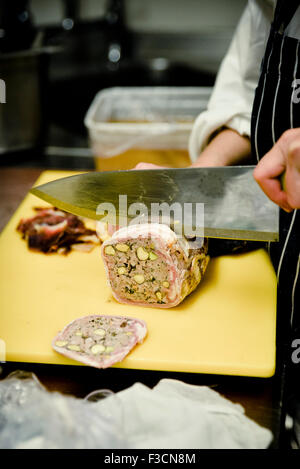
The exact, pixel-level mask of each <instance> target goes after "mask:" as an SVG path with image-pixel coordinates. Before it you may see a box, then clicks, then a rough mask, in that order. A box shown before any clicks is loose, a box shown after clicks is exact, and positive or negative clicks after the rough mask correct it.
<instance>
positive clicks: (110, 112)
mask: <svg viewBox="0 0 300 469" xmlns="http://www.w3.org/2000/svg"><path fill="white" fill-rule="evenodd" d="M211 91H212V88H211V87H180V88H175V87H170V88H169V87H140V88H129V87H125V88H119V87H117V88H107V89H105V90H103V91H100V92H99V93H97V95H96V96H95V98H94V100H93V102H92V104H91V106H90V108H89V110H88V112H87V114H86V116H85V120H84V123H85V126H86V127H87V129H88V132H89V141H90V146H91V148H92V151H93V154H94V155H95V163H96V164H95V166H96V169H97V170H98V171H105V170H108V171H110V170H118V169H132V168H134V167H135V165H136V164H137V163H139V162H141V161H143V162H148V163H153V164H157V165H161V166H168V167H185V166H188V165H189V164H190V158H189V153H188V141H189V136H190V132H191V130H192V126H193V122H194V120H195V118H196V117H197V116H198V114H199V113H200V112H202V111H203V110H205V109H206V107H207V102H208V99H209V97H210V94H211Z"/></svg>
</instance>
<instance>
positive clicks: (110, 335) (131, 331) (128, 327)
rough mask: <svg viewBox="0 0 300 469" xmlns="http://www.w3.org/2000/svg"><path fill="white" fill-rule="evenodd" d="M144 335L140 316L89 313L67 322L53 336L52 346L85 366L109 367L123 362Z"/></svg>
mask: <svg viewBox="0 0 300 469" xmlns="http://www.w3.org/2000/svg"><path fill="white" fill-rule="evenodd" d="M146 334H147V326H146V323H145V322H144V321H142V320H141V319H135V318H128V317H122V316H104V315H91V316H85V317H83V318H79V319H75V320H74V321H72V322H71V323H70V324H68V325H67V326H66V327H65V328H64V329H63V330H62V331H61V332H59V333H58V334H57V336H56V337H55V338H54V339H53V341H52V347H53V348H54V350H56V351H57V352H58V353H60V354H62V355H64V356H66V357H69V358H72V359H73V360H76V361H80V362H82V363H85V364H86V365H90V366H93V367H95V368H108V367H110V366H112V365H113V364H114V363H118V362H120V361H122V360H123V359H124V358H125V357H126V355H128V353H129V352H130V351H131V350H132V348H133V347H135V345H136V344H137V343H142V342H143V340H144V338H145V336H146Z"/></svg>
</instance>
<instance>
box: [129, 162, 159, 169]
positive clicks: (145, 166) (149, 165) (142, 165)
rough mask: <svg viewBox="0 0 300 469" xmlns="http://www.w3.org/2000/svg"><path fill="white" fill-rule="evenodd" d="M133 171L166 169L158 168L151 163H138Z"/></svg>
mask: <svg viewBox="0 0 300 469" xmlns="http://www.w3.org/2000/svg"><path fill="white" fill-rule="evenodd" d="M133 169H166V167H165V166H158V165H156V164H152V163H143V162H141V163H138V164H137V165H136V166H135V167H134V168H133Z"/></svg>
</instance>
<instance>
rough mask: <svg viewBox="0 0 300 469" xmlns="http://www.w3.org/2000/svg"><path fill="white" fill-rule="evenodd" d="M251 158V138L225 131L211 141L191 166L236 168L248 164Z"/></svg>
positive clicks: (228, 130)
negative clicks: (235, 166)
mask: <svg viewBox="0 0 300 469" xmlns="http://www.w3.org/2000/svg"><path fill="white" fill-rule="evenodd" d="M250 157H251V144H250V140H249V138H248V137H243V136H241V135H240V134H238V133H237V132H236V131H234V130H231V129H224V130H222V131H221V132H220V133H218V134H217V135H216V137H214V138H213V139H212V140H211V141H210V143H209V144H208V145H207V146H206V148H205V149H204V150H203V151H202V153H201V154H200V155H199V156H198V158H197V160H196V161H195V162H194V163H193V164H192V165H191V166H192V167H197V166H203V167H204V166H234V165H236V164H243V163H245V162H247V161H248V160H249V159H250Z"/></svg>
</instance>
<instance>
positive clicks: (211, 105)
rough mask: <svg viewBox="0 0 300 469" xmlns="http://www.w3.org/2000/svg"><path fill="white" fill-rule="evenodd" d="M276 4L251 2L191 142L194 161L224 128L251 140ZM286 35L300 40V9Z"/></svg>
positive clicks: (266, 0) (263, 0)
mask: <svg viewBox="0 0 300 469" xmlns="http://www.w3.org/2000/svg"><path fill="white" fill-rule="evenodd" d="M287 1H288V0H287ZM275 5H276V0H248V3H247V6H246V8H245V10H244V12H243V14H242V17H241V19H240V21H239V23H238V26H237V28H236V31H235V34H234V36H233V38H232V41H231V43H230V46H229V49H228V52H227V54H226V55H225V57H224V59H223V61H222V63H221V66H220V69H219V72H218V74H217V78H216V82H215V86H214V88H213V92H212V95H211V97H210V100H209V102H208V106H207V109H206V110H205V111H204V112H202V113H201V114H200V115H199V116H198V117H197V119H196V121H195V123H194V126H193V129H192V132H191V135H190V139H189V153H190V158H191V160H192V162H194V161H195V160H196V159H197V157H198V156H199V154H200V153H201V151H202V150H203V149H204V148H205V146H206V145H207V144H208V142H209V140H210V137H211V136H212V135H213V134H214V133H215V132H216V131H218V130H219V129H220V128H222V127H224V126H225V127H228V128H231V129H233V130H235V131H237V132H238V133H239V134H240V135H243V136H248V137H250V127H251V112H252V104H253V100H254V92H255V88H256V86H257V83H258V79H259V74H260V66H261V61H262V58H263V55H264V52H265V48H266V43H267V40H268V36H269V31H270V25H271V22H272V20H273V15H274V9H275ZM285 32H286V34H287V35H288V36H291V37H295V38H297V39H300V9H299V8H298V10H297V12H296V14H295V15H294V18H293V19H292V21H291V23H290V24H289V25H288V28H287V29H286V31H285Z"/></svg>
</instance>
